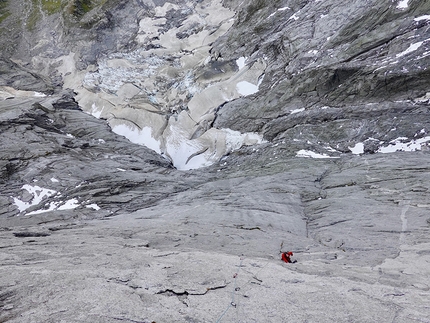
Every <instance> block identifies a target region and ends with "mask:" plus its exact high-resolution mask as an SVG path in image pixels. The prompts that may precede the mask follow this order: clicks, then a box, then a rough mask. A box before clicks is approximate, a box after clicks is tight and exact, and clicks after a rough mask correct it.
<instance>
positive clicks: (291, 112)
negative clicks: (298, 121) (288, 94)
mask: <svg viewBox="0 0 430 323" xmlns="http://www.w3.org/2000/svg"><path fill="white" fill-rule="evenodd" d="M305 110H306V109H305V108H301V109H294V110H291V111H290V114H295V113H300V112H303V111H305Z"/></svg>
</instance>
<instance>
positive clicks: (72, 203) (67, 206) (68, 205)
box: [58, 199, 80, 211]
mask: <svg viewBox="0 0 430 323" xmlns="http://www.w3.org/2000/svg"><path fill="white" fill-rule="evenodd" d="M78 206H80V204H79V203H78V200H77V199H71V200H68V201H66V202H65V203H64V204H62V205H60V206H59V207H58V210H60V211H61V210H73V209H76V208H77V207H78Z"/></svg>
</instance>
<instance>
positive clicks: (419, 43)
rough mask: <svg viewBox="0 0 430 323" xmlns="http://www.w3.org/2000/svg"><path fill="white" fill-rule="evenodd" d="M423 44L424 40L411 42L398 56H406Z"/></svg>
mask: <svg viewBox="0 0 430 323" xmlns="http://www.w3.org/2000/svg"><path fill="white" fill-rule="evenodd" d="M422 44H423V42H422V41H420V42H418V43H414V44H411V45H410V46H409V47H408V48H407V49H406V50H404V51H403V52H401V53H399V54H397V55H396V57H402V56H405V55H407V54H409V53H412V52H414V51H416V50H417V49H418V48H420V47H421V45H422Z"/></svg>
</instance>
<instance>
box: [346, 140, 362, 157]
mask: <svg viewBox="0 0 430 323" xmlns="http://www.w3.org/2000/svg"><path fill="white" fill-rule="evenodd" d="M348 148H349V150H351V152H352V153H353V154H354V155H360V154H363V153H364V144H363V143H362V142H359V143H356V144H355V146H354V147H348Z"/></svg>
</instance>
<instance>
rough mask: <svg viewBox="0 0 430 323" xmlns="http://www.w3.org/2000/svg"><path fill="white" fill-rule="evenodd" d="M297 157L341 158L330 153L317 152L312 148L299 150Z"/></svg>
mask: <svg viewBox="0 0 430 323" xmlns="http://www.w3.org/2000/svg"><path fill="white" fill-rule="evenodd" d="M296 157H305V158H318V159H320V158H321V159H322V158H339V157H331V156H329V155H326V154H318V153H315V152H313V151H311V150H304V149H302V150H299V151H298V152H297V154H296Z"/></svg>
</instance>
